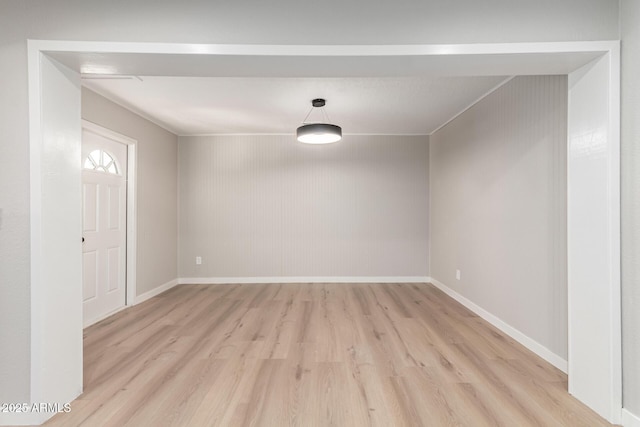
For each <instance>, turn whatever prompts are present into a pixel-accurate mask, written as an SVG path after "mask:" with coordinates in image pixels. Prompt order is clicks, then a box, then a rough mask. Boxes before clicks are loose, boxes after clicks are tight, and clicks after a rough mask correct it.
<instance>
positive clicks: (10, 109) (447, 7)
mask: <svg viewBox="0 0 640 427" xmlns="http://www.w3.org/2000/svg"><path fill="white" fill-rule="evenodd" d="M623 1H625V0H623ZM631 3H632V2H631V0H629V1H627V2H626V3H625V4H627V7H629V6H628V5H629V4H631ZM307 4H308V3H304V2H299V1H294V0H283V1H281V2H278V3H277V4H275V5H274V4H272V3H268V2H263V3H253V4H252V5H251V8H247V7H246V4H244V3H242V2H207V1H198V2H190V3H189V6H188V7H185V5H184V4H183V3H180V2H173V1H169V0H164V1H158V2H154V5H153V7H149V2H147V1H143V0H137V1H130V2H127V3H126V4H124V5H122V6H114V4H113V3H112V2H105V1H97V0H85V1H81V2H80V1H68V0H3V1H2V2H1V3H0V40H1V43H0V64H2V76H3V79H2V80H1V81H0V93H1V94H2V96H1V97H0V135H2V140H1V141H0V166H1V167H0V210H1V213H0V285H1V286H0V342H2V346H0V401H6V402H9V401H13V402H20V401H28V400H29V393H30V386H29V381H30V373H29V372H30V367H29V364H30V345H29V342H30V317H31V313H30V285H31V284H30V277H29V276H30V273H29V269H30V261H29V258H30V247H29V220H30V210H29V144H28V103H27V99H28V94H27V55H26V40H27V39H28V38H32V39H68V40H103V41H111V40H116V41H158V42H197V43H284V44H301V43H312V44H332V43H335V44H343V43H362V44H368V43H388V44H393V43H478V42H516V41H565V40H602V39H605V40H606V39H616V38H618V2H617V1H615V0H566V1H562V2H558V1H555V0H544V1H538V2H529V3H525V2H514V1H511V0H492V1H490V2H478V1H475V0H460V1H457V2H452V1H450V0H439V1H430V2H418V1H413V2H412V1H410V0H406V1H404V2H400V3H398V2H393V3H391V2H387V3H385V2H377V3H371V2H368V1H365V0H359V2H350V3H349V4H348V5H345V3H344V2H341V1H338V0H332V1H330V2H328V3H324V5H325V8H324V9H320V10H318V8H317V6H316V5H315V4H308V6H307ZM336 7H337V8H338V9H339V10H340V12H341V13H340V14H337V15H336V14H335V13H334V10H335V9H336ZM283 10H286V13H282V11H283ZM310 10H313V12H314V16H315V17H316V21H317V22H325V20H324V19H323V16H321V14H323V13H326V14H328V18H330V19H328V20H326V22H331V23H332V25H331V28H330V31H327V28H326V27H325V26H322V25H318V26H314V25H309V24H308V22H309V21H308V19H307V18H308V16H309V11H310ZM629 19H635V18H631V17H629ZM632 22H636V23H637V21H632ZM627 28H629V27H627ZM625 84H630V83H629V80H627V83H625ZM624 92H625V90H623V93H624ZM639 103H640V101H637V100H636V98H631V99H630V100H629V101H628V104H626V105H627V108H637V105H638V104H639ZM632 106H636V107H632ZM626 173H628V172H625V174H626ZM629 176H631V175H629ZM623 178H624V179H626V176H625V177H623ZM627 194H628V193H627ZM626 197H631V196H628V195H627V196H626ZM627 224H628V225H627V226H625V228H624V229H623V234H627V235H637V231H638V227H637V226H636V225H633V224H629V223H627ZM634 227H635V228H634ZM634 233H635V234H634ZM626 247H628V246H626ZM623 256H626V255H625V254H623ZM634 277H636V278H637V277H638V276H637V275H636V276H634ZM636 282H637V280H636ZM635 336H636V337H637V335H635ZM625 375H626V374H625ZM636 381H637V382H638V383H640V378H639V377H636Z"/></svg>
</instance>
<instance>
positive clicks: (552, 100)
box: [430, 76, 567, 359]
mask: <svg viewBox="0 0 640 427" xmlns="http://www.w3.org/2000/svg"><path fill="white" fill-rule="evenodd" d="M566 132H567V79H566V77H565V76H541V77H517V78H515V79H513V80H511V81H510V82H508V83H507V84H506V85H504V86H502V87H501V88H499V89H498V90H496V91H495V92H493V93H492V94H490V95H489V96H487V97H486V98H484V99H483V100H482V101H480V102H479V103H477V104H476V105H474V106H473V107H471V108H470V109H469V110H467V111H466V112H465V113H463V114H462V115H460V116H459V117H457V118H456V119H455V120H453V121H452V122H450V123H449V124H448V125H447V126H445V127H444V128H442V129H441V130H439V131H438V132H436V133H435V134H434V135H432V136H431V142H430V173H431V177H430V182H431V227H430V230H431V276H432V277H434V278H435V279H437V280H439V281H440V282H442V283H444V284H445V285H447V286H448V287H450V288H452V289H453V290H455V291H456V292H458V293H459V294H461V295H463V296H464V297H466V298H467V299H469V300H471V301H472V302H474V303H475V304H477V305H478V306H480V307H482V308H483V309H485V310H487V311H489V312H490V313H492V314H494V315H495V316H497V317H499V318H500V319H502V320H503V321H505V322H506V323H507V324H509V325H511V326H512V327H514V328H516V329H517V330H519V331H520V332H522V333H524V334H525V335H527V336H528V337H530V338H532V339H534V340H535V341H537V342H538V343H540V344H542V345H543V346H545V347H547V348H548V349H549V350H551V351H552V352H553V353H555V354H557V355H558V356H560V357H562V358H564V359H566V358H567V283H566V281H567V271H566V262H567V261H566V244H567V243H566V235H567V229H566V188H567V186H566V139H567V134H566ZM456 270H460V280H458V279H456Z"/></svg>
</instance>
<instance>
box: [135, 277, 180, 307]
mask: <svg viewBox="0 0 640 427" xmlns="http://www.w3.org/2000/svg"><path fill="white" fill-rule="evenodd" d="M177 284H178V279H173V280H169V281H168V282H167V283H165V284H163V285H160V286H158V287H157V288H153V289H151V290H150V291H147V292H145V293H144V294H141V295H138V296H137V297H136V299H135V300H134V303H133V304H134V305H136V304H140V303H141V302H144V301H146V300H148V299H150V298H153V297H155V296H156V295H160V294H161V293H163V292H164V291H168V290H169V289H171V288H173V287H174V286H176V285H177Z"/></svg>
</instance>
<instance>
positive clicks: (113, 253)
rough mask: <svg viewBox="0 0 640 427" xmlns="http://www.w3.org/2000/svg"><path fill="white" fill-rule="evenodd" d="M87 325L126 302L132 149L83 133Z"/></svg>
mask: <svg viewBox="0 0 640 427" xmlns="http://www.w3.org/2000/svg"><path fill="white" fill-rule="evenodd" d="M82 166H83V170H82V218H83V219H82V228H83V243H82V276H83V301H84V302H83V322H84V326H85V327H86V326H89V325H91V324H92V323H95V322H97V321H99V320H101V319H103V318H104V317H106V316H107V315H109V314H110V313H113V312H115V311H117V310H118V309H120V308H122V307H124V305H125V303H126V259H127V254H126V247H127V245H126V243H127V241H126V238H127V237H126V236H127V224H126V221H127V195H126V190H127V177H126V173H127V147H126V145H124V144H121V143H119V142H117V141H114V140H112V139H109V138H107V137H104V136H101V135H98V134H96V133H93V132H91V131H90V130H87V129H83V131H82Z"/></svg>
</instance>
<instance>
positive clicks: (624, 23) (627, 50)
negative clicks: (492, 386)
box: [620, 0, 640, 425]
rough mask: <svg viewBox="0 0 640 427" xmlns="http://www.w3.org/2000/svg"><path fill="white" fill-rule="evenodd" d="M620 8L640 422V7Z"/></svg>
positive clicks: (632, 343)
mask: <svg viewBox="0 0 640 427" xmlns="http://www.w3.org/2000/svg"><path fill="white" fill-rule="evenodd" d="M620 6H621V8H620V18H621V38H622V54H621V56H622V91H621V94H622V130H621V139H622V141H621V151H622V156H621V169H622V189H621V191H622V206H621V213H622V340H623V345H622V351H623V355H622V356H623V359H622V361H623V366H622V369H623V372H624V381H623V393H622V396H623V406H624V407H625V408H626V409H627V410H628V411H630V412H632V413H633V414H635V415H636V416H637V417H638V420H640V80H639V79H638V76H640V2H638V1H637V0H623V1H622V2H621V4H620ZM638 425H640V421H638Z"/></svg>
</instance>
